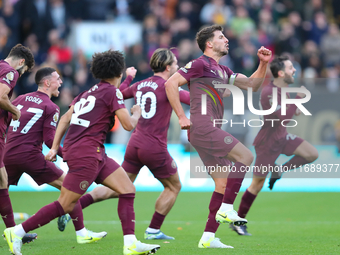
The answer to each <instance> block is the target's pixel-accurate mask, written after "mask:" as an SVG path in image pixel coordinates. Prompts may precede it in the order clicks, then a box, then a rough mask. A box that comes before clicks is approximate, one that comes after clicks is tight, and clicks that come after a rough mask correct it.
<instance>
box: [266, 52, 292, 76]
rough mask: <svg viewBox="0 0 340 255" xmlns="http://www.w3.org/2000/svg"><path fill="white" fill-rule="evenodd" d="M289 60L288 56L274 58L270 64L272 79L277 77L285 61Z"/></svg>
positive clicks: (283, 67)
mask: <svg viewBox="0 0 340 255" xmlns="http://www.w3.org/2000/svg"><path fill="white" fill-rule="evenodd" d="M287 60H289V57H288V56H280V57H276V58H275V59H274V60H273V61H272V62H271V63H270V71H271V72H272V74H273V76H274V78H277V77H279V71H282V70H284V69H285V63H284V62H285V61H287Z"/></svg>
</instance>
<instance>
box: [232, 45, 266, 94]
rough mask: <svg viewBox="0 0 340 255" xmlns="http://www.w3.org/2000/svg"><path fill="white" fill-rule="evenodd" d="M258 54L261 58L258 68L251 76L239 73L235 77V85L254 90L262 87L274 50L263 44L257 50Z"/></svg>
mask: <svg viewBox="0 0 340 255" xmlns="http://www.w3.org/2000/svg"><path fill="white" fill-rule="evenodd" d="M257 56H258V57H259V60H260V64H259V66H258V68H257V70H256V71H255V72H254V73H253V74H252V75H251V76H250V77H249V78H248V77H247V76H246V75H244V74H238V75H237V77H236V79H235V83H234V85H235V86H237V87H239V88H241V89H245V90H247V89H248V88H253V91H254V92H256V91H258V89H259V88H260V87H261V85H262V83H263V81H264V78H265V77H266V73H267V67H268V63H269V60H270V59H271V57H272V51H271V50H269V49H267V48H265V47H263V46H262V47H261V48H260V49H259V50H258V51H257Z"/></svg>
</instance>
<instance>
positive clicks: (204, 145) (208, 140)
mask: <svg viewBox="0 0 340 255" xmlns="http://www.w3.org/2000/svg"><path fill="white" fill-rule="evenodd" d="M199 131H200V130H193V131H191V132H190V143H191V145H192V146H193V147H194V148H195V149H196V151H197V153H198V155H199V156H200V158H201V160H202V162H203V164H204V166H205V167H207V169H208V172H209V167H213V168H215V167H217V166H221V167H225V166H231V165H232V164H231V161H230V160H228V159H226V156H227V155H228V154H229V153H230V151H231V150H232V149H233V148H234V147H235V145H236V144H238V143H239V141H238V140H237V139H236V138H235V137H233V136H232V135H231V134H229V133H228V132H226V131H224V130H221V129H219V128H214V129H213V131H212V132H209V133H207V134H201V133H200V132H199ZM222 170H223V171H220V173H221V176H220V177H221V178H224V177H225V176H226V175H225V169H224V168H223V169H222ZM209 173H210V172H209Z"/></svg>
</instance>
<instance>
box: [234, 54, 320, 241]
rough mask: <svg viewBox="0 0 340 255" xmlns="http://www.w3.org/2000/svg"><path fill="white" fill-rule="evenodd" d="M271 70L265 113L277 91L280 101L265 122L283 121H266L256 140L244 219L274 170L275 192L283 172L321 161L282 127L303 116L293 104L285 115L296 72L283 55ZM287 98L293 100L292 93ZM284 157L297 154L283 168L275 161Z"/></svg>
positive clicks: (263, 101)
mask: <svg viewBox="0 0 340 255" xmlns="http://www.w3.org/2000/svg"><path fill="white" fill-rule="evenodd" d="M270 70H271V72H272V74H273V76H274V80H273V82H271V83H270V84H268V85H267V86H265V87H264V88H263V89H262V92H261V97H260V105H261V109H263V110H268V109H270V108H271V107H272V98H273V93H275V92H274V91H273V90H274V89H276V90H277V99H278V106H277V108H276V111H275V112H273V113H272V114H269V115H266V116H263V118H264V119H265V120H266V119H268V120H272V119H279V120H280V121H275V122H274V121H273V124H272V122H271V121H264V123H265V124H264V125H263V126H262V127H261V130H260V131H259V133H258V134H257V136H256V137H255V140H254V146H255V151H256V161H255V168H254V171H253V180H252V182H251V184H250V186H249V188H248V189H247V190H246V191H245V192H244V194H243V196H242V200H241V204H240V207H239V210H238V215H239V216H240V217H246V215H247V213H248V211H249V209H250V207H251V205H252V203H253V202H254V200H255V198H256V196H257V195H258V194H259V192H260V191H261V189H262V187H263V184H264V181H265V180H266V176H267V174H268V172H270V171H269V169H270V168H273V170H272V171H271V172H272V174H271V178H270V181H269V188H270V189H272V188H273V186H274V183H275V181H277V180H278V179H279V178H280V177H281V174H282V173H283V172H286V171H289V170H291V169H295V168H298V167H300V166H303V165H305V164H308V163H311V162H313V161H314V160H316V159H317V158H318V151H317V149H316V148H315V147H314V146H313V145H311V144H310V143H309V142H307V141H305V140H303V139H301V138H300V137H298V136H296V135H294V134H289V133H288V132H287V129H286V127H284V126H282V125H281V121H283V120H284V119H291V118H292V117H293V115H294V114H299V109H297V107H296V105H289V107H288V109H287V112H286V115H282V114H281V88H283V87H288V86H289V84H292V83H294V74H295V71H296V69H295V68H294V66H293V64H292V62H291V61H290V60H289V58H288V57H285V56H282V57H277V58H275V59H274V60H273V61H272V62H271V64H270ZM304 96H305V94H303V93H297V96H296V98H302V97H304ZM286 97H288V98H289V94H287V95H286ZM280 154H285V155H287V156H291V155H294V157H292V158H291V159H290V160H289V161H288V162H286V163H285V164H283V165H282V166H278V165H276V164H275V161H276V160H277V158H278V157H279V156H280ZM230 227H231V228H232V229H233V230H234V231H236V232H237V233H238V234H239V235H250V233H248V231H247V228H246V226H232V225H230Z"/></svg>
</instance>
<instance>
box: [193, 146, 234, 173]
mask: <svg viewBox="0 0 340 255" xmlns="http://www.w3.org/2000/svg"><path fill="white" fill-rule="evenodd" d="M196 150H197V149H196ZM197 153H198V155H199V156H200V158H201V160H202V162H203V164H204V166H205V167H206V169H207V172H208V173H209V174H212V173H211V172H210V170H211V169H214V172H215V173H216V175H215V177H217V178H225V177H226V168H225V167H229V166H232V163H231V161H230V160H228V159H226V158H225V157H223V158H222V157H214V156H212V155H210V154H207V153H206V152H205V151H204V150H200V149H199V148H198V150H197ZM217 166H220V167H222V168H217ZM219 169H220V170H219Z"/></svg>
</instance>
